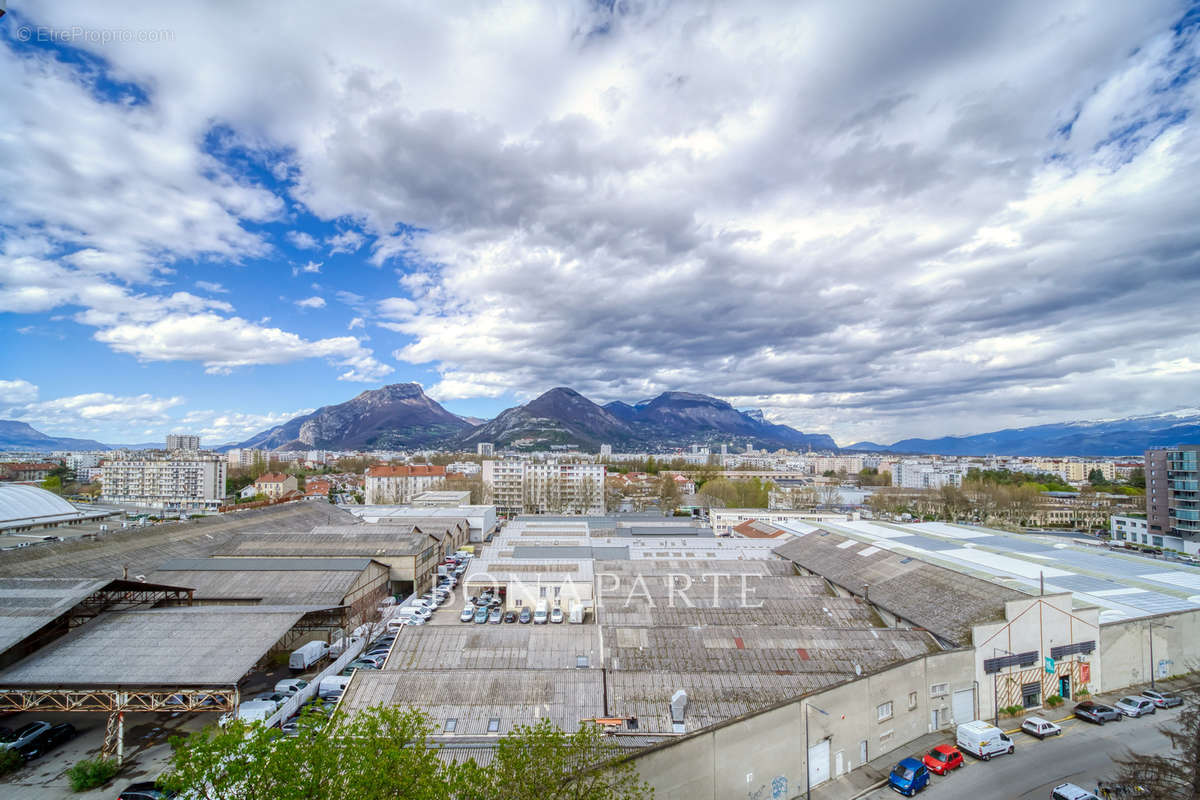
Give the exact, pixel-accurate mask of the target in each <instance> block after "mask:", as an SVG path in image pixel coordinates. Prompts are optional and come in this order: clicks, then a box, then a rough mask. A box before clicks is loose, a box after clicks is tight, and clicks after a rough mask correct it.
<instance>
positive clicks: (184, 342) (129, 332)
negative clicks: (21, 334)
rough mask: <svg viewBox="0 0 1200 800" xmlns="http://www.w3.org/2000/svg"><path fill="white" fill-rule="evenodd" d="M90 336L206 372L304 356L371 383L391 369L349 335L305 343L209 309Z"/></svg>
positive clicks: (137, 354)
mask: <svg viewBox="0 0 1200 800" xmlns="http://www.w3.org/2000/svg"><path fill="white" fill-rule="evenodd" d="M95 338H96V339H97V340H98V341H101V342H104V343H105V344H107V345H108V346H109V347H111V348H113V349H114V350H116V351H118V352H121V353H128V354H130V355H132V356H135V357H136V358H137V359H138V360H140V361H199V362H201V363H203V364H204V366H205V369H206V370H207V371H208V372H210V373H212V374H228V373H229V372H230V371H231V370H233V369H235V368H237V367H246V366H251V365H257V364H286V363H290V362H292V361H299V360H303V359H308V358H323V359H326V360H327V361H329V362H330V363H332V364H336V365H339V366H341V367H343V368H345V369H346V371H345V372H344V373H343V374H342V375H340V376H339V380H346V381H364V382H371V381H377V380H380V379H381V378H383V377H384V376H386V375H389V374H391V373H392V372H393V371H394V368H393V367H391V366H389V365H387V364H383V363H380V362H379V361H377V360H376V359H375V358H374V357H373V355H372V353H371V351H370V350H369V349H367V348H364V347H363V346H362V344H361V343H360V342H359V340H358V339H356V338H354V337H353V336H340V337H334V338H329V339H316V340H311V341H310V340H305V339H303V338H301V337H300V336H298V335H296V334H294V333H290V332H288V331H284V330H281V329H279V328H267V327H263V326H262V325H257V324H255V323H253V322H248V321H247V320H244V319H241V318H240V317H229V318H226V317H221V316H218V315H217V314H212V313H203V314H170V315H168V316H166V317H163V318H162V319H159V320H157V321H155V322H151V323H148V324H138V323H126V324H120V325H115V326H113V327H111V328H106V329H103V330H100V331H98V332H97V333H96V334H95Z"/></svg>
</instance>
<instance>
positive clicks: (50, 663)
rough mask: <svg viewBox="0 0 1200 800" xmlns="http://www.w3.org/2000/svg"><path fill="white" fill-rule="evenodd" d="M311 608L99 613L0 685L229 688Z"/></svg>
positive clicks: (8, 673)
mask: <svg viewBox="0 0 1200 800" xmlns="http://www.w3.org/2000/svg"><path fill="white" fill-rule="evenodd" d="M312 610H314V609H313V608H311V607H288V608H273V607H264V606H242V607H239V606H205V607H192V608H163V609H152V610H147V611H125V612H118V613H113V614H102V615H100V616H99V617H97V618H96V619H94V620H92V621H91V622H88V623H87V624H85V625H82V626H81V627H79V628H76V629H75V630H74V631H72V632H71V633H69V634H67V635H66V636H64V637H63V638H61V639H58V640H56V641H55V642H53V643H51V644H50V645H48V646H47V647H45V648H43V649H42V650H39V651H38V652H36V653H34V654H33V655H32V656H30V657H28V658H26V659H24V660H22V661H20V662H18V663H17V664H15V665H13V666H12V667H10V668H9V669H7V670H5V671H4V672H3V673H0V684H3V685H6V686H38V687H46V688H52V687H99V686H110V687H119V686H180V687H184V686H228V685H232V684H235V683H237V682H238V680H240V679H241V677H242V676H243V675H245V674H246V672H248V671H249V670H250V668H251V667H253V666H254V664H255V663H256V662H257V661H258V660H259V659H260V658H262V656H263V655H264V654H265V653H266V652H267V651H268V650H269V649H270V648H271V647H272V646H273V645H274V644H275V643H276V642H278V641H279V640H280V639H281V638H282V637H283V635H284V634H286V633H287V632H288V631H289V630H290V629H291V628H292V626H293V625H295V624H296V622H297V621H298V620H299V619H300V617H302V616H303V615H304V614H306V613H307V612H309V611H312Z"/></svg>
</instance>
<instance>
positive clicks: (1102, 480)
mask: <svg viewBox="0 0 1200 800" xmlns="http://www.w3.org/2000/svg"><path fill="white" fill-rule="evenodd" d="M1088 483H1090V484H1091V485H1092V486H1108V478H1106V477H1104V470H1101V469H1093V470H1090V471H1089V472H1088Z"/></svg>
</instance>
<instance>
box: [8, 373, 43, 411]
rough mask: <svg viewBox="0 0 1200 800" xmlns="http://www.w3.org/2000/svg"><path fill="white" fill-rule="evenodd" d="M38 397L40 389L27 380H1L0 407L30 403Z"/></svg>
mask: <svg viewBox="0 0 1200 800" xmlns="http://www.w3.org/2000/svg"><path fill="white" fill-rule="evenodd" d="M37 395H38V387H37V386H35V385H34V384H32V383H30V382H29V381H27V380H22V379H21V378H17V379H15V380H11V381H10V380H0V406H8V405H10V404H11V405H16V404H19V403H28V402H30V401H32V400H34V399H35V398H36V397H37Z"/></svg>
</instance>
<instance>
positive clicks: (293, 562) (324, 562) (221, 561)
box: [158, 558, 371, 572]
mask: <svg viewBox="0 0 1200 800" xmlns="http://www.w3.org/2000/svg"><path fill="white" fill-rule="evenodd" d="M370 563H371V559H369V558H174V559H171V560H170V561H167V562H165V563H164V564H163V565H162V566H160V567H159V568H158V571H159V572H173V571H180V572H260V571H262V572H292V571H303V572H324V571H329V572H343V571H349V572H362V571H363V570H364V569H366V568H367V565H368V564H370Z"/></svg>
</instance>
